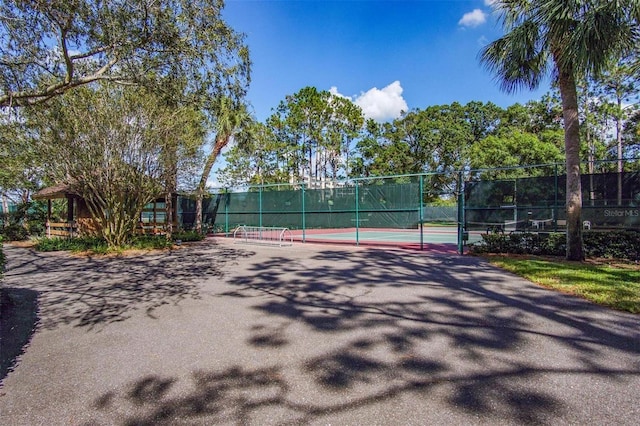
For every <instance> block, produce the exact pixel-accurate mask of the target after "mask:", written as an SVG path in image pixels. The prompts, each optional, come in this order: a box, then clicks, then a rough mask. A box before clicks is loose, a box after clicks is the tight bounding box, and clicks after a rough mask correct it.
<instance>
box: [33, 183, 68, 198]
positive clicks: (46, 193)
mask: <svg viewBox="0 0 640 426" xmlns="http://www.w3.org/2000/svg"><path fill="white" fill-rule="evenodd" d="M67 195H75V193H74V192H73V191H72V190H71V187H70V185H69V184H67V183H59V184H57V185H53V186H49V187H47V188H43V189H41V190H40V191H38V192H36V193H35V194H33V195H32V196H31V198H33V199H34V200H53V199H56V198H66V197H67Z"/></svg>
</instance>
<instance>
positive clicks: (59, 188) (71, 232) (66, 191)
mask: <svg viewBox="0 0 640 426" xmlns="http://www.w3.org/2000/svg"><path fill="white" fill-rule="evenodd" d="M32 198H33V199H34V200H42V201H43V200H47V224H46V236H47V237H73V236H76V235H80V234H82V235H92V234H95V233H96V227H95V224H94V221H93V218H92V217H91V213H90V212H89V209H88V208H87V204H86V202H85V200H84V198H82V197H81V196H80V195H78V194H77V193H75V192H74V191H73V189H72V188H71V186H70V185H68V184H58V185H54V186H50V187H47V188H44V189H42V190H40V191H38V192H36V193H35V194H33V195H32ZM56 199H66V200H67V220H66V222H53V221H52V220H51V212H52V209H51V203H52V200H56ZM173 206H174V208H175V206H176V201H175V200H174V203H173ZM165 218H166V208H165V199H164V197H163V198H158V199H157V200H156V201H155V202H153V203H150V204H148V205H147V206H146V207H145V209H144V210H143V211H142V216H141V217H140V222H139V223H140V226H139V228H138V232H140V233H141V234H163V233H164V232H165V226H166V220H165ZM173 218H174V222H175V220H176V219H177V216H176V214H175V213H174V214H173Z"/></svg>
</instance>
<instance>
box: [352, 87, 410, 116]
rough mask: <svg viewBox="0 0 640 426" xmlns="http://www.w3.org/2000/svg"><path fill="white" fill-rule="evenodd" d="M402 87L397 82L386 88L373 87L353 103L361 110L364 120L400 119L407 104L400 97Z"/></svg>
mask: <svg viewBox="0 0 640 426" xmlns="http://www.w3.org/2000/svg"><path fill="white" fill-rule="evenodd" d="M402 91H403V89H402V86H401V85H400V82H399V81H398V80H396V81H394V82H393V83H391V84H389V85H388V86H387V87H384V88H382V89H378V88H377V87H374V88H372V89H369V90H367V91H366V92H365V93H361V94H360V96H357V97H356V99H355V100H354V103H355V104H356V105H358V106H359V107H360V108H362V112H363V113H364V116H365V117H366V118H373V119H374V120H376V121H385V120H390V119H394V118H398V117H400V115H401V114H402V112H403V111H408V110H409V107H408V106H407V102H406V101H405V100H404V98H403V97H402Z"/></svg>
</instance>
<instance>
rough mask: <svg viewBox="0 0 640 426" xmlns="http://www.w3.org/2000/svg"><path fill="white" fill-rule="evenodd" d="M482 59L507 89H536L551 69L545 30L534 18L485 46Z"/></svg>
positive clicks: (503, 88)
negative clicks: (541, 29) (541, 28)
mask: <svg viewBox="0 0 640 426" xmlns="http://www.w3.org/2000/svg"><path fill="white" fill-rule="evenodd" d="M480 61H481V63H482V64H483V65H484V66H485V67H486V68H487V69H488V70H489V71H490V72H492V73H494V74H495V75H496V79H497V81H498V82H499V84H500V88H501V89H502V90H504V91H505V92H508V93H511V92H515V91H517V90H518V89H521V88H526V89H535V88H536V87H538V86H539V84H540V82H541V81H542V79H543V78H544V77H545V76H546V75H547V74H548V71H549V55H548V48H547V46H546V40H545V37H544V34H542V33H541V31H540V27H539V26H538V25H537V24H535V23H534V22H533V21H531V20H529V21H525V22H523V23H521V24H520V25H519V26H517V27H515V28H513V29H512V30H511V31H510V32H508V33H507V34H505V35H504V36H503V37H501V38H499V39H497V40H496V41H494V42H492V43H490V44H489V45H487V46H486V47H485V48H484V49H482V51H481V52H480Z"/></svg>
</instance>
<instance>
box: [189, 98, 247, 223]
mask: <svg viewBox="0 0 640 426" xmlns="http://www.w3.org/2000/svg"><path fill="white" fill-rule="evenodd" d="M216 110H217V111H216V117H215V119H216V125H215V131H216V136H215V139H214V142H213V147H212V150H211V153H209V156H208V157H207V160H206V162H205V164H204V169H203V171H202V175H201V176H200V182H199V183H198V187H197V188H196V231H197V232H199V233H200V232H202V199H203V198H204V192H205V189H206V186H207V179H209V174H210V173H211V169H212V168H213V165H214V164H215V162H216V160H217V158H218V156H219V155H220V152H222V149H223V148H224V147H226V146H227V145H228V144H229V141H231V138H232V137H234V135H235V134H236V133H237V132H238V130H241V129H243V128H247V127H248V126H249V124H250V123H251V122H252V119H251V116H250V114H249V112H248V111H247V107H246V105H244V104H240V103H237V102H235V101H234V100H232V99H231V98H229V97H226V96H225V97H222V98H220V101H219V104H218V106H217V108H216Z"/></svg>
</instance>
